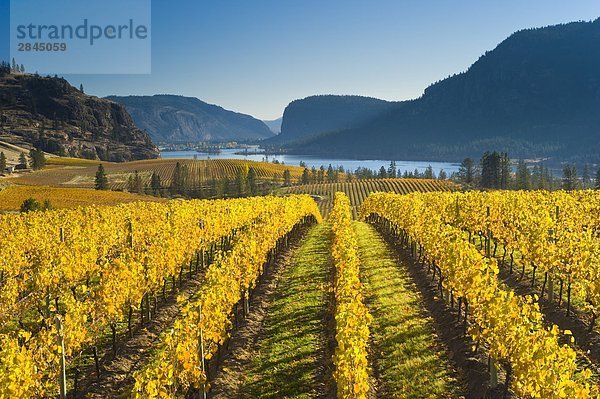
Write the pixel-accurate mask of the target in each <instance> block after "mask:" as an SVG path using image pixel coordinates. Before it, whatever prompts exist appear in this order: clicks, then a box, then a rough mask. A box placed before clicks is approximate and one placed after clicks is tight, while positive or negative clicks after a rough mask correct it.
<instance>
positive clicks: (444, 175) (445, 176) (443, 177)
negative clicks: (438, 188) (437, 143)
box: [438, 169, 448, 180]
mask: <svg viewBox="0 0 600 399" xmlns="http://www.w3.org/2000/svg"><path fill="white" fill-rule="evenodd" d="M447 179H448V174H447V173H446V171H445V170H444V169H442V170H440V173H439V174H438V180H447Z"/></svg>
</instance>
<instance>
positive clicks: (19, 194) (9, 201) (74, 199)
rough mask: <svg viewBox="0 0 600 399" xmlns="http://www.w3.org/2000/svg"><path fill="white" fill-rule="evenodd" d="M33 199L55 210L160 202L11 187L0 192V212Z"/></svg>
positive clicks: (89, 192) (120, 195) (113, 194)
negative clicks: (45, 203) (47, 203)
mask: <svg viewBox="0 0 600 399" xmlns="http://www.w3.org/2000/svg"><path fill="white" fill-rule="evenodd" d="M28 198H33V199H35V200H37V201H38V202H40V203H43V202H44V201H46V200H48V201H50V203H51V204H52V207H54V208H56V209H62V208H77V207H79V206H89V205H90V204H95V205H118V204H122V203H129V202H135V201H162V200H161V199H160V198H156V197H150V196H143V195H136V194H131V193H124V192H116V191H96V190H90V189H79V188H62V187H47V186H12V187H8V188H6V189H4V190H1V191H0V212H11V211H18V210H19V208H20V206H21V204H22V203H23V201H25V200H26V199H28Z"/></svg>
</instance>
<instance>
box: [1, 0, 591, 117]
mask: <svg viewBox="0 0 600 399" xmlns="http://www.w3.org/2000/svg"><path fill="white" fill-rule="evenodd" d="M16 1H18V0H16ZM40 1H41V0H40ZM8 3H9V0H0V37H2V39H3V40H1V41H0V55H2V54H4V58H6V54H7V51H8V43H7V42H8V39H7V37H8V25H9V20H8ZM598 17H600V1H598V0H574V1H569V2H566V1H564V0H486V1H484V0H454V1H447V0H429V1H423V0H377V1H373V0H372V1H367V0H364V1H358V0H329V1H327V0H303V1H298V0H293V1H292V0H252V1H249V0H230V1H223V0H215V1H210V2H209V1H205V0H176V1H168V0H154V1H152V41H153V42H152V74H151V75H148V76H143V75H142V76H136V75H128V76H125V75H98V76H89V75H69V76H66V77H67V79H69V81H71V83H73V84H74V85H77V86H79V84H80V83H83V85H84V87H85V89H86V92H87V93H89V94H94V95H98V96H105V95H109V94H117V95H128V94H156V93H173V94H181V95H186V96H194V97H198V98H200V99H202V100H204V101H207V102H211V103H216V104H219V105H221V106H224V107H225V108H229V109H233V110H236V111H239V112H244V113H249V114H251V115H254V116H256V117H259V118H263V119H270V118H276V117H279V116H281V114H282V113H283V109H284V108H285V106H286V105H287V104H288V103H289V102H290V101H291V100H294V99H297V98H302V97H305V96H308V95H312V94H360V95H367V96H373V97H378V98H384V99H389V100H403V99H410V98H414V97H418V96H419V95H421V93H422V91H423V89H424V88H425V87H426V86H428V85H429V84H430V83H432V82H434V81H437V80H439V79H442V78H444V77H446V76H448V75H451V74H453V73H456V72H460V71H463V70H465V69H466V68H467V67H468V66H469V65H471V64H472V63H473V62H474V61H475V60H476V59H477V58H478V57H479V56H480V55H481V54H482V53H484V52H485V51H486V50H491V49H493V48H494V47H495V46H496V45H497V44H498V43H499V42H500V41H502V40H503V39H505V38H506V37H507V36H509V35H510V34H511V33H512V32H514V31H516V30H519V29H522V28H529V27H538V26H545V25H551V24H556V23H561V22H569V21H576V20H592V19H595V18H598Z"/></svg>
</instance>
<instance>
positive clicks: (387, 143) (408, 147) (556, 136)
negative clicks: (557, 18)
mask: <svg viewBox="0 0 600 399" xmlns="http://www.w3.org/2000/svg"><path fill="white" fill-rule="evenodd" d="M599 147H600V20H596V21H595V22H593V23H591V22H587V23H586V22H577V23H570V24H566V25H558V26H551V27H546V28H540V29H530V30H524V31H520V32H517V33H515V34H513V35H512V36H510V37H509V38H508V39H506V40H505V41H503V42H502V43H501V44H500V45H498V46H497V47H496V49H494V50H493V51H491V52H487V53H486V54H485V55H484V56H482V57H481V58H480V59H479V60H478V61H477V62H475V63H474V64H473V65H472V66H471V67H470V68H469V69H468V71H466V72H465V73H461V74H459V75H455V76H452V77H449V78H447V79H444V80H442V81H440V82H438V83H435V84H433V85H431V86H430V87H428V88H427V89H426V90H425V92H424V94H423V96H422V97H421V98H419V99H417V100H413V101H408V102H404V103H402V105H400V106H398V107H397V108H396V109H394V110H393V111H391V112H389V113H387V114H386V115H384V116H381V117H379V118H377V119H376V120H374V121H372V122H370V123H368V124H364V125H363V126H354V127H353V128H350V129H347V130H345V131H340V132H337V133H334V134H329V135H324V136H321V137H318V138H316V139H314V140H312V141H311V142H308V143H304V144H302V145H298V146H296V147H294V148H293V150H294V151H299V152H311V153H327V154H332V155H333V154H335V155H344V156H353V157H359V158H362V157H365V158H366V157H386V158H392V157H396V158H399V157H402V158H405V159H415V158H428V159H445V160H457V159H460V158H461V157H464V156H467V155H480V154H481V152H482V151H485V150H490V149H497V150H505V151H509V152H510V153H511V155H512V156H519V157H521V156H523V157H528V156H551V157H556V158H565V159H571V160H574V161H583V160H584V159H587V160H589V159H591V158H594V157H598V154H599V150H600V148H599Z"/></svg>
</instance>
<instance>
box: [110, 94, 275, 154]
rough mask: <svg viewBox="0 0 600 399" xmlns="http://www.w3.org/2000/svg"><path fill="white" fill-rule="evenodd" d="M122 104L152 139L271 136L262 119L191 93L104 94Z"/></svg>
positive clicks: (220, 138)
mask: <svg viewBox="0 0 600 399" xmlns="http://www.w3.org/2000/svg"><path fill="white" fill-rule="evenodd" d="M107 98H108V99H110V100H113V101H116V102H118V103H120V104H122V105H124V106H125V107H126V108H127V110H128V111H129V112H130V113H131V116H132V118H133V120H134V121H135V123H136V124H137V125H138V126H139V127H140V128H142V129H144V130H145V131H147V132H148V134H150V137H152V139H153V140H154V141H155V142H160V143H188V142H199V141H232V140H235V141H243V140H260V139H264V138H267V137H272V136H273V135H274V133H273V132H271V130H270V129H269V127H268V126H267V125H265V124H264V123H263V122H262V121H260V120H258V119H255V118H253V117H251V116H250V115H244V114H240V113H236V112H233V111H228V110H226V109H223V108H221V107H219V106H216V105H212V104H207V103H205V102H203V101H200V100H199V99H197V98H194V97H182V96H174V95H156V96H128V97H117V96H110V97H107Z"/></svg>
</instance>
